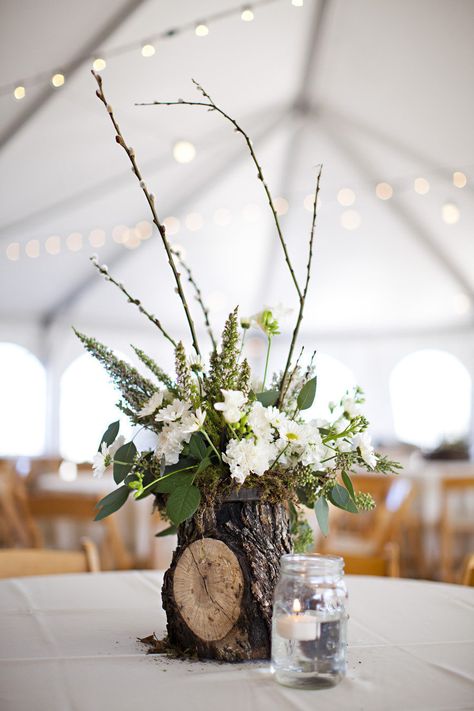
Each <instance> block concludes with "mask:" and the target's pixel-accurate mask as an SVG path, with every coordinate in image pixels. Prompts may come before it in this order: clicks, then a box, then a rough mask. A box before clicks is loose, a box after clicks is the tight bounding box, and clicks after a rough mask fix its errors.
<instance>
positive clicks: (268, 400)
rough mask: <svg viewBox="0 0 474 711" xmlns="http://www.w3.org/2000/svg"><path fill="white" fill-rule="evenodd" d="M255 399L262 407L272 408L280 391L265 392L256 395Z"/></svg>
mask: <svg viewBox="0 0 474 711" xmlns="http://www.w3.org/2000/svg"><path fill="white" fill-rule="evenodd" d="M255 397H256V398H257V400H258V401H259V402H261V403H262V405H263V407H272V406H273V405H276V402H277V400H278V398H279V397H280V391H279V390H265V391H264V392H263V393H256V395H255Z"/></svg>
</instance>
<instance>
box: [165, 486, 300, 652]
mask: <svg viewBox="0 0 474 711" xmlns="http://www.w3.org/2000/svg"><path fill="white" fill-rule="evenodd" d="M290 551H291V539H290V532H289V520H288V511H287V508H286V506H285V505H284V504H269V503H263V502H260V501H256V500H250V501H248V500H247V501H241V500H230V501H226V502H224V503H223V504H221V505H220V506H219V507H218V508H217V509H206V510H205V511H204V512H202V514H201V515H200V516H198V517H195V518H194V519H192V520H191V521H185V523H183V524H182V525H181V526H180V527H179V531H178V546H177V548H176V550H175V552H174V555H173V560H172V563H171V566H170V568H169V570H167V572H166V573H165V578H164V583H163V591H162V598H163V607H164V609H165V611H166V615H167V621H168V625H167V627H168V638H169V641H170V644H171V645H172V646H173V647H175V648H177V649H179V650H180V651H181V652H184V653H189V654H190V655H197V656H198V657H200V658H203V659H220V660H223V661H227V662H237V661H242V660H247V659H268V658H269V657H270V642H271V618H272V604H273V591H274V588H275V585H276V583H277V579H278V576H279V570H280V557H281V556H282V555H284V554H285V553H289V552H290Z"/></svg>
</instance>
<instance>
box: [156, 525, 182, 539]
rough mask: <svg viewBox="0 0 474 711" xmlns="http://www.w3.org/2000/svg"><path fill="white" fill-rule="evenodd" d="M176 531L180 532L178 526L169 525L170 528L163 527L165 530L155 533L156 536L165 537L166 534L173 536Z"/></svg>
mask: <svg viewBox="0 0 474 711" xmlns="http://www.w3.org/2000/svg"><path fill="white" fill-rule="evenodd" d="M175 533H178V527H177V526H168V528H165V529H163V531H160V532H159V533H155V538H164V537H165V536H172V535H173V534H175Z"/></svg>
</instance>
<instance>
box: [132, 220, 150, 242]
mask: <svg viewBox="0 0 474 711" xmlns="http://www.w3.org/2000/svg"><path fill="white" fill-rule="evenodd" d="M135 232H136V234H137V235H138V237H139V238H140V239H141V240H145V239H150V237H151V236H152V234H153V225H152V224H151V222H148V220H141V221H140V222H137V224H136V225H135Z"/></svg>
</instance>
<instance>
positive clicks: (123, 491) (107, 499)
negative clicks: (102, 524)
mask: <svg viewBox="0 0 474 711" xmlns="http://www.w3.org/2000/svg"><path fill="white" fill-rule="evenodd" d="M129 494H130V489H129V488H128V486H120V487H119V488H118V489H114V491H111V492H110V494H107V496H104V498H103V499H101V500H100V501H99V502H98V504H97V508H98V509H99V511H98V512H97V514H96V517H95V519H94V521H101V520H102V519H103V518H105V517H106V516H110V514H112V513H114V512H115V511H118V510H119V508H120V507H121V506H123V505H124V503H125V502H126V500H127V499H128V495H129Z"/></svg>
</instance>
